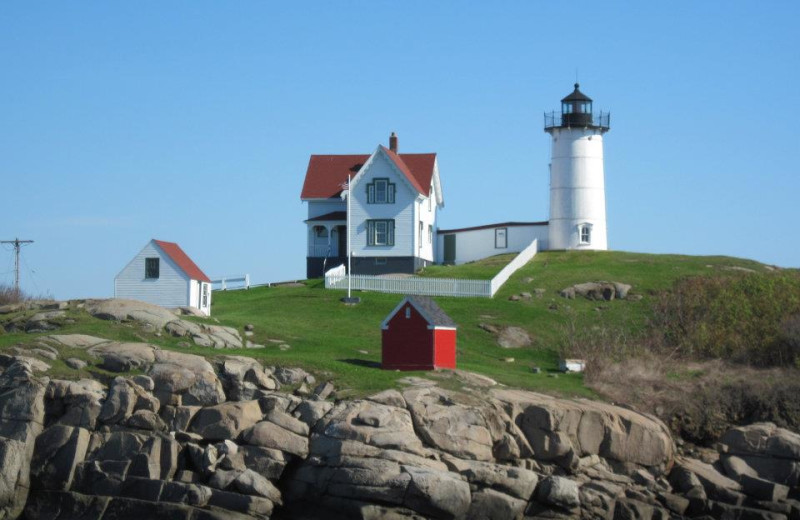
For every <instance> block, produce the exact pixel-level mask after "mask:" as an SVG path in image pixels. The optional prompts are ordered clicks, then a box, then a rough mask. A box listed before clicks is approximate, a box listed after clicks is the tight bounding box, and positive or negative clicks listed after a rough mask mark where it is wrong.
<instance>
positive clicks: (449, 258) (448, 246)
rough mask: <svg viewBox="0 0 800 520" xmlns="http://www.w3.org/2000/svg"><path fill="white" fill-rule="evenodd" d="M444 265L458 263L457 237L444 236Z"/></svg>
mask: <svg viewBox="0 0 800 520" xmlns="http://www.w3.org/2000/svg"><path fill="white" fill-rule="evenodd" d="M444 263H445V264H454V263H456V235H445V236H444Z"/></svg>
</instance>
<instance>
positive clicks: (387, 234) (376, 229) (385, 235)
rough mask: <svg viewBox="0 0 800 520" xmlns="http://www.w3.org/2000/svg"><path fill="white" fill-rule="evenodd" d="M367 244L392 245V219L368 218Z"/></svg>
mask: <svg viewBox="0 0 800 520" xmlns="http://www.w3.org/2000/svg"><path fill="white" fill-rule="evenodd" d="M367 245H368V246H393V245H394V220H368V221H367Z"/></svg>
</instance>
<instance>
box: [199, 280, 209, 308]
mask: <svg viewBox="0 0 800 520" xmlns="http://www.w3.org/2000/svg"><path fill="white" fill-rule="evenodd" d="M201 285H202V287H203V303H202V304H201V307H208V284H207V283H204V284H201Z"/></svg>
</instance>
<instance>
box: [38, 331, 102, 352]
mask: <svg viewBox="0 0 800 520" xmlns="http://www.w3.org/2000/svg"><path fill="white" fill-rule="evenodd" d="M42 339H43V340H45V341H50V342H53V343H55V344H57V345H60V346H63V347H69V348H84V349H86V348H89V347H94V346H96V345H100V344H102V343H109V340H107V339H105V338H98V337H95V336H88V335H86V334H53V335H50V336H45V337H43V338H42Z"/></svg>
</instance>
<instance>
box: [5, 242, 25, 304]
mask: <svg viewBox="0 0 800 520" xmlns="http://www.w3.org/2000/svg"><path fill="white" fill-rule="evenodd" d="M0 244H11V245H12V246H14V290H15V291H16V292H17V294H19V250H20V249H21V248H22V246H27V245H28V244H33V240H20V239H19V238H15V239H14V240H0Z"/></svg>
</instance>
